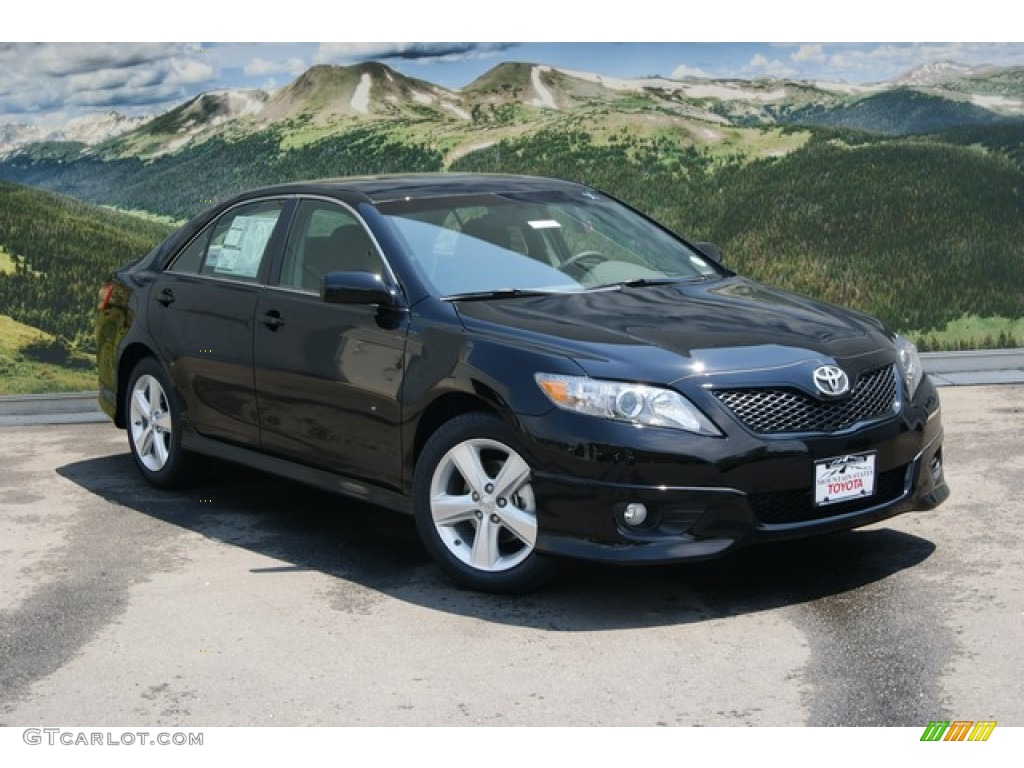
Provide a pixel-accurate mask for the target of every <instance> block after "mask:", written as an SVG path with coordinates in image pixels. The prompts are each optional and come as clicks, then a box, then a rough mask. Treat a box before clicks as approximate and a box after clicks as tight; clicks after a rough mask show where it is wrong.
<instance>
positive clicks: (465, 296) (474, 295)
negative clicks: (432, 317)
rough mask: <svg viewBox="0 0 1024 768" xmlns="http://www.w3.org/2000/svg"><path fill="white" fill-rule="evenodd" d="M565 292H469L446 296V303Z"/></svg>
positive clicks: (527, 289)
mask: <svg viewBox="0 0 1024 768" xmlns="http://www.w3.org/2000/svg"><path fill="white" fill-rule="evenodd" d="M556 293H565V291H541V290H538V289H536V288H498V289H496V290H493V291H469V292H467V293H453V294H452V295H450V296H445V297H444V299H445V301H480V300H483V299H514V298H518V297H520V296H552V295H554V294H556Z"/></svg>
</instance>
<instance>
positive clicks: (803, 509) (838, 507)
mask: <svg viewBox="0 0 1024 768" xmlns="http://www.w3.org/2000/svg"><path fill="white" fill-rule="evenodd" d="M906 475H907V468H906V467H897V468H896V469H890V470H888V471H886V472H882V473H880V474H879V475H878V477H877V478H876V479H875V492H874V493H873V494H872V495H871V496H868V497H867V498H863V499H851V500H850V501H841V502H839V503H838V504H828V505H826V506H824V507H816V506H815V505H814V491H813V489H812V488H811V487H810V486H808V487H807V488H803V489H800V490H797V491H775V492H772V493H752V494H750V496H748V497H747V501H749V502H750V508H751V509H752V510H753V511H754V514H755V515H756V516H757V519H758V520H760V521H761V522H762V523H768V524H776V525H777V524H782V523H803V522H809V521H811V520H823V519H825V518H829V517H837V516H838V515H845V514H848V513H850V512H859V511H860V510H862V509H867V508H868V507H875V506H878V505H879V504H886V503H887V502H891V501H895V500H896V499H898V498H899V497H900V496H902V495H903V483H904V480H905V478H906Z"/></svg>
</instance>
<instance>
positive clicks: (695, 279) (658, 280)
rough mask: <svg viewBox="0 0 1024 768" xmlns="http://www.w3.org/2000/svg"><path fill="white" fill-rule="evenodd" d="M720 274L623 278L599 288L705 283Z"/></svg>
mask: <svg viewBox="0 0 1024 768" xmlns="http://www.w3.org/2000/svg"><path fill="white" fill-rule="evenodd" d="M716 277H718V275H693V276H692V277H638V278H636V279H635V280H623V281H622V282H620V283H608V284H606V285H599V286H597V287H598V288H612V287H614V288H644V287H646V286H648V285H672V284H673V283H703V282H704V281H706V280H713V279H715V278H716Z"/></svg>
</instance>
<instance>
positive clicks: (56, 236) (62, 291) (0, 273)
mask: <svg viewBox="0 0 1024 768" xmlns="http://www.w3.org/2000/svg"><path fill="white" fill-rule="evenodd" d="M169 231H170V227H168V226H166V225H163V224H158V223H155V222H152V221H147V220H145V219H141V218H138V217H135V216H130V215H128V214H123V213H117V212H114V211H109V210H106V209H104V208H100V207H98V206H95V205H90V204H88V203H83V202H80V201H77V200H72V199H70V198H67V197H62V196H60V195H56V194H53V193H50V192H43V191H41V190H37V189H30V188H27V187H23V186H19V185H15V184H8V183H4V182H0V251H2V252H4V253H5V254H6V256H5V259H4V262H5V266H6V268H5V269H2V270H0V314H4V315H9V316H10V317H12V318H14V319H15V320H18V321H20V322H21V323H25V324H27V325H31V326H33V327H35V328H40V329H42V330H44V331H46V332H48V333H51V334H54V335H56V336H58V337H62V338H63V340H64V341H65V343H68V344H70V345H71V346H73V347H75V348H77V349H80V350H84V351H90V350H92V349H93V338H92V326H93V322H94V313H95V307H96V301H97V293H98V291H99V288H100V285H101V284H102V283H103V281H104V279H105V278H106V276H107V274H108V273H109V272H110V271H111V270H112V269H113V268H114V267H115V266H117V265H120V264H124V263H125V262H128V261H131V260H133V259H136V258H138V257H140V256H143V255H144V254H145V253H147V252H148V251H149V250H150V249H151V248H152V247H153V246H154V245H155V244H156V243H158V242H159V241H160V240H161V239H162V238H163V237H165V236H166V235H167V233H168V232H169Z"/></svg>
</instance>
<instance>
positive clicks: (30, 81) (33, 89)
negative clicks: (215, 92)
mask: <svg viewBox="0 0 1024 768" xmlns="http://www.w3.org/2000/svg"><path fill="white" fill-rule="evenodd" d="M208 51H209V49H205V50H204V49H200V48H199V46H198V45H196V44H193V43H11V44H6V45H2V46H0V114H6V115H19V114H22V115H25V116H26V117H31V119H32V120H43V121H46V119H47V114H48V113H50V112H54V113H60V114H64V112H67V111H69V110H70V111H72V112H73V111H75V110H76V108H77V110H78V111H79V112H80V111H82V110H84V109H86V108H88V109H116V110H118V111H121V112H124V113H126V114H139V113H140V112H143V111H146V112H151V111H152V105H154V104H156V105H160V106H168V105H170V104H171V103H174V102H176V101H184V100H185V99H187V98H189V97H190V96H193V95H195V92H196V91H197V90H199V89H201V87H202V86H203V85H205V84H207V83H213V82H215V81H216V78H217V77H218V69H217V67H216V66H215V64H214V60H213V59H212V58H211V57H210V56H209V53H208Z"/></svg>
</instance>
